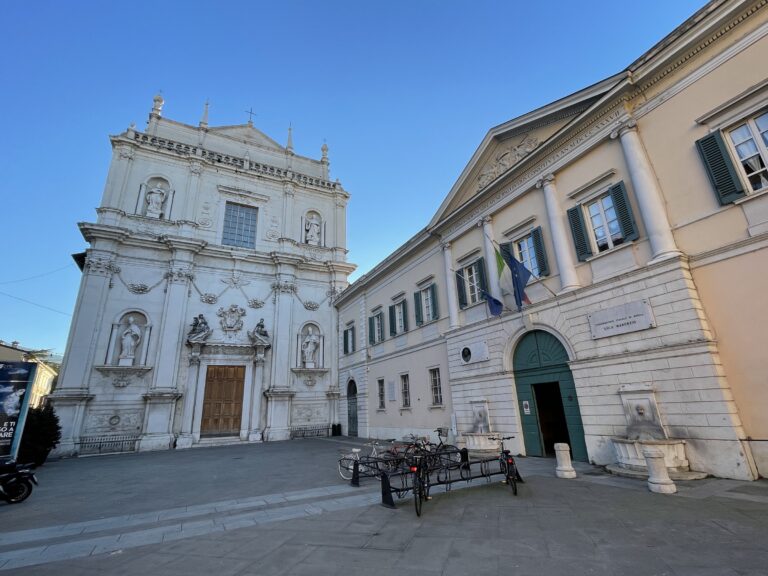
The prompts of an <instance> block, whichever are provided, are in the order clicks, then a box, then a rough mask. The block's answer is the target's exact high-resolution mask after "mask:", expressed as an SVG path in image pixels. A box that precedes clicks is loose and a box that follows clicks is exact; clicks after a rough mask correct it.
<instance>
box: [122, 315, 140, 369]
mask: <svg viewBox="0 0 768 576" xmlns="http://www.w3.org/2000/svg"><path fill="white" fill-rule="evenodd" d="M139 341H141V328H139V327H138V326H137V325H136V322H135V321H134V319H133V316H128V326H127V327H126V328H125V330H123V333H122V334H121V335H120V356H119V360H120V362H118V363H119V364H121V365H123V366H124V365H129V364H133V359H134V357H135V355H136V347H137V346H138V344H139ZM123 360H130V362H123Z"/></svg>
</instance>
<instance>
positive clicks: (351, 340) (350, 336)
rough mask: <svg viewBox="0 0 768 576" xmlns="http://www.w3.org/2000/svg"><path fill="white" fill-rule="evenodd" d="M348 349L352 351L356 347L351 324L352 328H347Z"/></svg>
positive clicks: (353, 329)
mask: <svg viewBox="0 0 768 576" xmlns="http://www.w3.org/2000/svg"><path fill="white" fill-rule="evenodd" d="M349 343H350V347H349V351H350V352H354V351H355V348H357V343H356V342H355V327H354V326H352V328H350V329H349Z"/></svg>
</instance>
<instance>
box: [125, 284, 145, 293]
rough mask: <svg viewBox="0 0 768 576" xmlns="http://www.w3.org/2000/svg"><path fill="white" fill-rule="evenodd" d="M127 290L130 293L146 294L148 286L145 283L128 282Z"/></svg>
mask: <svg viewBox="0 0 768 576" xmlns="http://www.w3.org/2000/svg"><path fill="white" fill-rule="evenodd" d="M128 290H129V291H130V292H131V293H132V294H146V293H147V292H149V286H147V285H146V284H128Z"/></svg>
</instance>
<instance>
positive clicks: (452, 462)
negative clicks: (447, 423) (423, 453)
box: [430, 427, 461, 468]
mask: <svg viewBox="0 0 768 576" xmlns="http://www.w3.org/2000/svg"><path fill="white" fill-rule="evenodd" d="M435 432H436V433H437V439H438V444H436V445H434V444H430V448H431V447H432V446H434V454H435V456H436V459H437V460H439V461H440V463H441V464H442V465H443V466H444V467H447V468H457V467H458V466H459V465H460V464H461V451H460V450H459V449H458V447H456V446H454V445H453V444H443V438H445V439H446V440H447V439H448V432H449V430H448V428H443V427H440V428H436V429H435Z"/></svg>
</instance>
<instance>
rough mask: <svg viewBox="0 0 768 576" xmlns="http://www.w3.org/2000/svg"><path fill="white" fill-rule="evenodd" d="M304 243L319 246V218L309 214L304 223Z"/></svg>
mask: <svg viewBox="0 0 768 576" xmlns="http://www.w3.org/2000/svg"><path fill="white" fill-rule="evenodd" d="M304 243H305V244H312V245H313V246H320V217H319V216H318V215H317V214H309V215H308V216H307V218H306V220H305V221H304Z"/></svg>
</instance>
